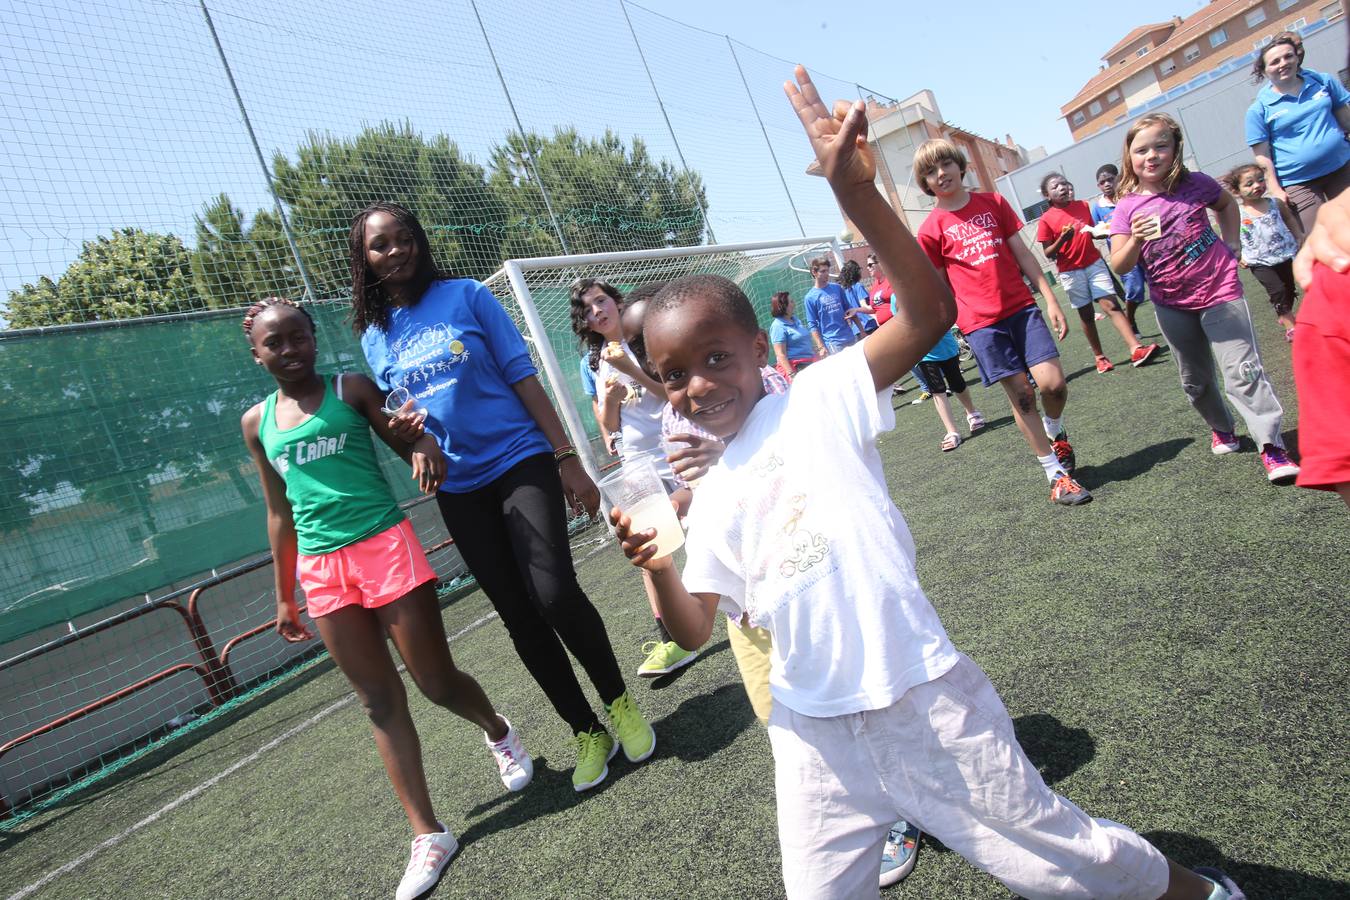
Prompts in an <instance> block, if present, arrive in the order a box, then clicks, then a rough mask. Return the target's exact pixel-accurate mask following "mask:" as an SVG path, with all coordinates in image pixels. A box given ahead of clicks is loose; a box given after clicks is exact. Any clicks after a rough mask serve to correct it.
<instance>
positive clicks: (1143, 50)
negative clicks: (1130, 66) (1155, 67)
mask: <svg viewBox="0 0 1350 900" xmlns="http://www.w3.org/2000/svg"><path fill="white" fill-rule="evenodd" d="M1145 53H1148V48H1147V47H1140V48H1139V49H1138V50H1136V51H1134V55H1135V56H1143V55H1144V54H1145Z"/></svg>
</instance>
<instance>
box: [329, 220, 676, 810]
mask: <svg viewBox="0 0 1350 900" xmlns="http://www.w3.org/2000/svg"><path fill="white" fill-rule="evenodd" d="M350 251H351V271H352V323H353V326H354V327H355V329H356V333H357V334H358V335H360V337H361V349H362V351H364V353H365V357H366V362H368V363H369V364H370V368H371V370H372V372H373V373H374V375H375V381H376V382H377V383H378V384H379V385H380V387H381V388H383V389H384V390H386V391H388V390H390V389H391V388H395V387H402V388H406V389H407V391H408V393H410V394H411V395H412V397H413V400H414V402H415V403H416V404H417V406H418V407H420V408H421V409H423V410H425V411H426V412H425V419H424V420H423V421H421V422H420V423H419V421H418V417H417V416H414V415H412V414H410V413H404V414H401V415H399V416H397V417H396V418H395V419H394V420H393V422H392V423H391V427H392V428H393V430H394V432H395V433H396V434H399V436H400V437H404V438H405V439H406V438H407V437H408V436H410V435H411V434H415V433H416V432H417V431H419V430H420V429H421V428H422V427H425V430H426V433H427V434H430V435H431V436H432V437H434V438H435V439H436V443H437V444H438V445H439V446H440V448H441V452H442V454H444V456H445V460H446V476H445V481H444V482H442V484H441V488H440V490H439V491H438V492H437V494H436V500H437V504H438V505H439V506H440V511H441V517H442V518H443V519H444V520H445V526H446V528H447V529H448V530H449V532H450V536H451V537H452V538H454V541H455V546H456V547H458V548H459V552H460V556H461V557H463V559H464V563H465V565H467V566H468V567H469V571H470V572H472V573H473V577H474V578H475V579H476V580H477V581H478V586H479V587H481V588H482V589H483V593H485V594H487V598H488V600H489V601H491V603H492V605H493V607H494V608H495V609H496V610H497V613H498V615H499V616H500V617H501V620H502V624H503V625H505V626H506V630H507V632H508V633H509V634H510V635H511V641H512V643H513V644H514V645H515V648H516V653H517V654H519V656H520V659H521V662H523V663H524V664H525V668H526V670H527V671H529V673H530V674H531V675H532V676H534V680H535V681H536V682H537V683H538V684H539V687H540V688H541V689H542V690H543V692H544V696H546V697H547V698H548V700H549V702H550V703H551V704H552V705H553V709H554V710H555V711H556V712H557V713H558V716H559V718H561V719H562V720H563V721H565V722H566V723H567V724H568V725H569V726H570V728H571V730H572V733H573V734H574V735H575V737H574V743H575V745H576V751H577V766H576V769H575V770H574V771H573V773H572V786H573V788H575V789H576V790H578V791H583V790H587V789H588V788H591V787H594V786H595V785H597V784H599V783H600V782H601V781H603V780H604V779H605V776H606V775H608V774H609V767H608V765H607V763H608V761H609V760H610V759H611V758H612V757H613V756H614V753H615V752H616V751H617V749H618V747H617V746H616V745H615V742H614V739H615V738H617V739H618V744H619V745H621V746H622V747H623V750H624V753H625V754H626V755H627V757H628V758H629V760H631V761H633V762H639V761H641V760H643V759H646V758H647V757H648V756H650V755H651V752H652V750H653V749H654V748H655V746H656V735H655V733H654V732H653V731H652V728H651V726H650V725H649V724H647V721H646V720H645V719H644V718H643V717H642V713H641V712H639V711H638V708H637V706H636V704H635V703H634V702H633V699H632V697H631V696H630V695H629V692H628V690H627V688H626V687H625V686H624V682H623V676H622V675H621V674H620V673H619V664H618V661H617V660H616V659H615V658H614V650H613V648H612V647H611V646H610V643H609V637H608V635H607V634H606V633H605V623H604V621H602V620H601V618H600V613H599V612H597V611H596V609H595V606H594V605H592V603H591V601H590V599H589V598H588V597H587V596H586V593H585V591H583V590H582V588H581V585H580V584H579V583H578V582H577V575H576V570H575V568H574V566H573V563H572V553H571V548H570V547H569V545H568V540H567V520H566V517H565V515H564V509H565V506H566V505H570V506H571V507H572V509H573V510H574V511H575V512H577V513H580V512H582V511H583V510H584V511H585V512H587V513H590V514H592V515H593V514H594V513H595V511H596V508H597V507H598V506H599V504H600V496H599V493H598V492H597V491H596V488H595V484H594V483H593V482H592V481H591V479H590V477H589V476H588V475H587V474H586V472H585V470H583V469H582V468H581V464H580V461H579V460H578V458H577V452H576V450H575V449H574V448H573V447H572V446H571V445H570V444H568V443H567V437H566V433H565V432H564V431H563V427H562V423H561V422H559V421H558V414H557V412H555V411H554V409H553V406H552V404H551V403H550V402H549V399H548V395H547V394H546V393H544V388H543V387H542V386H541V385H540V383H539V379H538V377H537V374H536V372H535V368H534V364H533V363H532V362H531V361H530V354H529V351H528V350H527V349H526V347H525V341H524V339H523V338H522V337H521V336H520V332H519V331H517V330H516V327H515V325H514V324H513V323H512V322H511V319H510V317H509V316H507V314H506V310H504V309H502V306H501V304H500V303H498V302H497V298H496V297H494V296H493V295H492V292H491V291H489V290H488V289H487V287H485V286H484V285H482V284H480V283H478V282H477V281H473V280H471V279H468V278H455V277H453V276H450V275H447V274H445V273H444V272H442V271H440V269H439V268H438V267H437V266H436V262H435V260H434V259H433V258H432V255H431V246H430V244H429V243H428V241H427V234H426V231H425V230H424V229H423V228H422V226H421V224H420V223H419V222H418V221H417V218H416V217H415V216H413V214H412V213H411V212H409V211H408V210H406V209H404V208H403V207H401V206H398V205H397V204H393V203H376V204H374V205H372V206H369V207H367V208H366V209H365V210H363V211H362V212H361V213H360V214H358V215H357V217H356V220H355V221H354V222H353V223H352V231H351V236H350ZM564 500H565V501H566V502H565V503H564ZM569 651H570V652H571V654H572V656H574V657H576V660H577V662H579V663H581V667H582V669H584V670H585V672H586V674H587V676H588V677H589V678H590V681H591V684H592V685H594V687H595V690H596V693H597V694H599V695H600V700H601V701H602V702H603V703H604V704H605V710H606V712H607V713H608V717H609V721H610V724H611V725H612V726H613V728H614V731H615V735H614V737H611V736H610V734H609V733H608V732H607V731H606V729H605V727H604V726H603V725H601V724H600V720H599V718H597V716H596V715H595V713H594V712H593V711H592V709H591V704H590V701H589V700H587V699H586V695H585V694H584V693H583V692H582V690H581V685H580V684H579V683H578V681H577V677H576V673H575V672H574V671H573V669H572V663H571V661H570V660H569V659H568V658H567V654H568V652H569ZM414 675H416V673H414Z"/></svg>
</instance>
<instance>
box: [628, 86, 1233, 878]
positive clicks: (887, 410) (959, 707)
mask: <svg viewBox="0 0 1350 900" xmlns="http://www.w3.org/2000/svg"><path fill="white" fill-rule="evenodd" d="M797 81H798V83H799V84H800V85H801V87H800V90H798V88H797V87H795V86H792V85H789V86H788V87H787V90H788V92H789V96H790V97H791V99H792V102H793V106H794V107H795V108H796V110H797V113H798V116H799V117H800V119H801V121H802V124H803V126H804V127H805V128H806V130H807V133H808V135H810V137H811V143H812V145H813V147H814V149H815V152H816V157H817V159H818V160H819V161H820V164H821V168H822V170H823V171H824V173H825V177H826V178H827V180H828V181H829V183H830V186H831V187H832V188H833V189H834V192H835V196H836V198H837V199H838V201H839V205H840V206H841V207H842V208H843V210H844V212H845V214H846V215H847V216H848V218H849V219H850V220H852V221H853V222H856V223H858V225H859V227H860V228H861V230H862V231H863V233H864V234H865V235H866V236H867V237H868V238H869V240H870V241H871V244H872V246H873V248H874V249H875V250H876V252H877V254H878V256H879V257H880V258H881V259H882V261H883V262H884V264H885V266H886V269H887V271H889V272H892V273H894V274H895V275H896V279H895V281H894V282H893V284H894V285H895V286H896V290H897V294H898V295H899V297H900V301H899V303H898V304H897V306H898V314H897V316H896V317H895V318H894V319H892V320H891V321H889V322H887V323H886V324H885V325H883V326H882V327H881V328H879V329H878V330H877V331H876V333H875V334H873V335H872V336H871V337H870V338H868V339H867V340H866V341H864V342H863V343H862V345H861V346H859V347H855V348H850V349H848V350H845V351H844V352H842V353H839V354H837V355H836V356H834V357H831V358H829V359H826V360H823V361H822V362H820V363H818V364H816V365H814V366H812V367H811V368H810V369H808V370H807V371H806V372H803V373H802V374H801V375H800V376H799V377H798V378H797V379H796V381H795V382H794V383H793V386H792V389H791V390H790V391H789V392H788V393H786V394H781V395H777V396H766V395H765V393H764V387H763V383H762V380H761V378H760V374H759V367H760V366H761V365H763V363H764V360H765V358H766V356H767V352H768V347H767V341H766V340H765V339H764V336H763V332H762V331H760V329H759V325H758V322H757V321H756V319H755V314H754V309H753V307H752V306H751V305H750V302H749V300H748V299H747V298H746V297H745V295H744V294H743V293H742V292H741V291H740V289H739V288H737V287H736V285H735V284H733V283H732V282H729V281H727V280H726V279H724V278H719V277H717V276H710V275H695V276H689V277H686V278H682V279H679V280H677V281H675V282H672V283H671V284H669V285H667V286H666V287H665V288H664V289H663V290H662V291H661V293H660V294H658V295H657V296H656V298H655V299H654V300H653V301H652V303H651V308H650V310H649V311H648V314H647V322H646V325H645V327H644V329H643V330H644V336H645V338H646V344H647V356H648V358H649V360H650V361H651V362H652V364H653V366H654V367H655V369H656V370H657V371H658V372H659V373H660V375H661V379H662V383H663V384H664V385H665V388H666V394H667V396H668V397H669V398H670V402H671V404H672V405H673V406H674V407H675V408H676V409H678V410H679V411H680V412H681V413H682V414H684V415H686V416H690V415H692V416H694V417H697V419H698V421H700V422H701V423H702V424H703V427H705V428H707V429H708V430H709V431H711V432H712V433H713V434H716V435H717V436H719V437H721V438H722V439H723V440H725V441H726V442H727V444H726V450H725V452H724V454H723V456H722V458H721V461H720V462H719V463H718V464H717V465H716V466H715V467H714V468H713V469H712V470H711V471H710V472H709V473H708V474H707V475H706V476H705V477H704V481H703V484H702V485H701V487H700V490H699V492H698V493H697V494H696V495H695V497H694V502H693V505H692V507H691V508H690V511H689V518H688V521H689V536H688V539H687V541H686V544H685V548H686V550H687V557H688V558H687V562H686V565H685V569H684V572H683V573H680V572H679V571H677V570H676V568H675V565H674V563H673V562H672V560H671V558H670V557H669V556H667V557H664V558H661V559H653V555H654V553H655V548H654V546H653V545H652V543H651V541H652V539H653V538H654V537H655V532H653V531H643V532H638V533H636V534H634V533H633V532H632V531H631V521H630V520H629V518H628V517H627V515H626V514H625V512H624V511H623V510H621V509H617V508H615V509H611V510H610V520H611V522H613V523H614V525H615V528H616V532H617V535H618V538H619V540H620V541H621V543H622V545H623V548H624V552H625V553H626V554H627V555H628V556H629V558H630V559H631V560H632V561H633V563H634V564H635V565H638V566H641V567H643V568H644V569H646V570H647V571H648V572H650V573H651V577H652V581H653V583H654V584H655V586H656V590H657V597H658V602H659V603H660V605H661V609H662V612H663V614H664V615H665V616H666V621H667V624H668V626H669V628H670V631H671V634H672V635H674V636H675V638H676V640H677V641H679V642H680V643H681V644H682V645H684V646H691V647H692V646H698V645H699V644H701V643H703V642H704V641H705V640H707V638H708V636H709V635H710V634H711V631H712V627H713V622H714V621H715V619H716V616H717V611H718V610H719V609H721V610H723V611H726V612H729V613H732V614H734V615H745V616H747V618H748V621H749V622H750V624H751V625H755V626H760V627H763V628H766V629H767V630H768V631H769V633H770V636H771V638H772V644H773V650H772V654H773V656H772V662H771V669H770V674H769V681H770V690H771V693H772V695H773V711H772V712H771V713H770V718H769V729H768V730H769V740H770V743H771V745H772V747H773V756H774V769H775V786H776V793H777V804H778V836H779V842H780V846H781V851H782V860H783V876H784V881H785V883H786V888H787V895H788V897H789V898H798V897H811V898H853V897H864V896H873V897H874V896H876V892H877V886H876V882H875V878H876V872H877V869H876V866H877V863H878V862H879V860H880V858H881V853H882V849H883V846H884V843H885V839H886V834H887V831H888V830H889V828H890V825H891V823H892V822H893V821H894V819H895V817H896V816H897V815H903V816H904V818H905V819H906V820H908V821H910V822H914V823H916V824H918V825H919V827H921V828H922V829H923V830H924V831H927V832H929V833H931V834H933V835H934V836H936V837H937V838H938V839H939V840H941V841H942V842H943V843H944V844H946V845H947V846H948V847H951V848H952V849H953V850H956V851H957V852H959V853H961V854H962V855H964V856H966V857H967V858H969V859H971V860H972V861H973V862H974V863H975V864H976V865H977V866H979V867H980V868H982V869H984V870H986V871H988V872H989V873H990V874H992V875H994V876H995V877H996V878H998V879H999V880H1000V881H1002V882H1003V883H1004V884H1005V885H1007V886H1008V887H1009V888H1010V889H1011V890H1012V891H1013V892H1015V893H1017V894H1020V895H1022V896H1026V897H1052V896H1065V897H1082V898H1088V897H1091V898H1097V900H1237V898H1242V897H1243V895H1242V892H1241V891H1240V890H1239V889H1238V888H1237V886H1236V885H1235V884H1233V883H1232V881H1230V880H1229V879H1227V878H1226V877H1225V876H1223V875H1222V873H1219V872H1217V871H1215V870H1202V872H1191V871H1188V870H1187V869H1184V868H1182V867H1180V866H1178V865H1176V864H1175V863H1172V862H1170V861H1169V860H1168V859H1167V858H1166V857H1164V856H1163V855H1162V854H1161V853H1159V852H1158V850H1157V849H1155V848H1154V847H1153V846H1152V845H1150V844H1149V843H1148V842H1147V841H1145V840H1144V839H1143V838H1141V837H1140V836H1139V835H1138V834H1136V833H1134V832H1133V831H1131V830H1129V829H1128V828H1125V827H1124V826H1121V825H1118V824H1116V823H1114V822H1110V821H1107V820H1104V819H1093V818H1090V817H1089V816H1088V815H1087V814H1086V813H1084V812H1083V811H1082V810H1081V809H1079V808H1078V807H1077V806H1075V805H1074V804H1072V803H1071V802H1069V801H1068V800H1066V799H1064V798H1063V797H1061V796H1059V795H1058V794H1055V793H1054V792H1053V791H1051V790H1050V789H1049V788H1048V787H1047V786H1046V785H1045V782H1044V781H1043V780H1042V778H1041V776H1040V773H1039V772H1038V771H1037V770H1036V767H1035V766H1034V765H1033V764H1032V763H1031V762H1030V761H1029V760H1028V759H1027V758H1026V754H1025V753H1024V752H1023V751H1022V748H1021V746H1020V745H1019V744H1018V742H1017V737H1016V735H1015V733H1014V730H1013V724H1012V720H1011V718H1010V717H1009V716H1008V711H1007V709H1006V708H1004V706H1003V703H1002V702H1001V701H1000V700H999V697H998V694H997V692H996V691H995V689H994V687H993V686H992V685H991V684H990V682H989V679H988V677H987V676H986V675H985V674H984V672H982V671H981V670H980V668H979V666H977V665H976V664H975V663H974V662H973V661H972V660H970V659H969V658H968V657H966V656H965V655H964V654H962V653H960V652H958V651H957V650H956V648H955V647H953V646H952V643H951V641H950V640H949V639H948V637H947V634H946V632H945V630H944V629H943V627H942V623H941V622H940V621H939V619H938V616H937V613H936V611H935V610H934V609H933V607H932V604H931V603H929V601H928V599H927V597H926V596H925V595H924V592H923V589H922V587H920V585H919V582H918V577H917V573H916V571H915V558H914V552H915V551H914V540H913V537H912V536H911V535H910V533H909V529H908V528H907V526H906V525H905V521H904V517H903V516H902V515H901V513H900V511H899V510H898V509H896V508H895V506H894V504H893V503H891V502H890V491H889V489H888V488H887V485H886V481H885V476H884V474H883V472H882V466H881V458H880V455H879V453H878V449H877V439H878V437H879V436H880V435H881V434H882V433H883V432H885V431H887V430H889V429H891V428H893V427H894V425H895V419H894V410H893V409H892V408H891V404H890V391H889V389H890V386H891V384H892V383H893V382H894V381H895V380H896V379H897V378H899V377H900V376H901V375H902V374H903V373H904V372H905V371H906V370H907V369H908V368H909V367H910V366H912V365H913V364H914V363H916V362H918V361H919V359H920V358H921V357H922V355H923V354H924V353H925V351H926V350H927V349H928V348H930V347H931V346H932V345H933V344H934V343H935V342H937V341H938V340H939V339H940V338H941V337H942V335H943V333H944V332H946V331H947V330H948V329H949V328H950V327H951V324H952V322H953V321H954V319H955V315H956V308H955V303H954V302H953V300H952V295H951V292H950V290H948V288H947V286H946V285H945V284H944V282H943V280H942V278H941V276H940V275H939V274H938V273H937V271H936V270H935V269H934V268H933V266H932V265H931V263H930V262H929V261H928V258H927V255H926V254H925V253H924V251H923V250H922V249H921V248H920V247H919V244H918V242H917V241H916V240H915V239H914V236H913V235H912V234H910V232H909V231H908V229H906V228H905V226H904V225H903V224H902V223H901V221H900V220H899V218H898V217H897V216H896V215H895V212H894V210H892V209H891V207H890V206H889V204H887V202H886V200H885V199H884V198H883V197H882V196H881V194H880V192H879V191H877V190H876V188H875V187H874V181H875V178H876V168H875V163H874V161H873V158H872V153H871V148H870V146H869V145H868V144H867V142H866V141H865V140H863V136H864V135H865V134H866V129H867V120H866V114H865V111H864V110H865V107H864V104H863V103H862V102H861V101H858V102H856V103H854V104H853V105H852V106H851V107H850V106H848V105H847V104H844V103H839V104H836V107H835V108H836V109H840V110H841V114H840V115H839V116H838V117H832V116H831V115H830V113H829V111H828V110H827V109H826V108H825V105H824V104H823V103H822V102H821V101H820V98H819V95H818V94H817V93H816V90H815V87H814V86H813V85H812V84H811V81H810V78H809V77H808V76H807V74H806V70H805V69H804V68H802V67H798V68H797ZM843 110H846V111H847V115H844V114H843V112H842V111H843ZM850 501H853V502H850ZM859 534H866V535H868V536H869V541H868V542H867V543H866V544H865V545H860V544H859V542H858V541H857V540H856V536H857V535H859ZM878 556H879V557H881V558H884V559H886V560H887V562H888V564H887V565H885V566H878V565H876V564H875V560H876V558H877V557H878Z"/></svg>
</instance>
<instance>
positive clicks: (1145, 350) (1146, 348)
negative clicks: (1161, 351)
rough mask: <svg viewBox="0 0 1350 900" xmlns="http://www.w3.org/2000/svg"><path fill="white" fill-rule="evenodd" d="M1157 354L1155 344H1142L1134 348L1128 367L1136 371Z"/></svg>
mask: <svg viewBox="0 0 1350 900" xmlns="http://www.w3.org/2000/svg"><path fill="white" fill-rule="evenodd" d="M1157 352H1158V345H1157V344H1142V345H1140V346H1138V347H1135V348H1134V350H1133V351H1132V352H1131V353H1130V365H1132V366H1134V367H1135V368H1136V369H1137V368H1139V367H1140V366H1142V365H1143V364H1144V363H1146V362H1148V361H1149V360H1150V359H1152V358H1153V354H1155V353H1157Z"/></svg>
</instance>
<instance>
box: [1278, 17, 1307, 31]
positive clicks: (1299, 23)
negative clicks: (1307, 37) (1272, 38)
mask: <svg viewBox="0 0 1350 900" xmlns="http://www.w3.org/2000/svg"><path fill="white" fill-rule="evenodd" d="M1307 27H1308V20H1307V19H1295V20H1294V21H1292V22H1290V23H1289V24H1288V25H1286V26H1284V30H1285V31H1302V30H1303V29H1304V28H1307Z"/></svg>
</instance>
